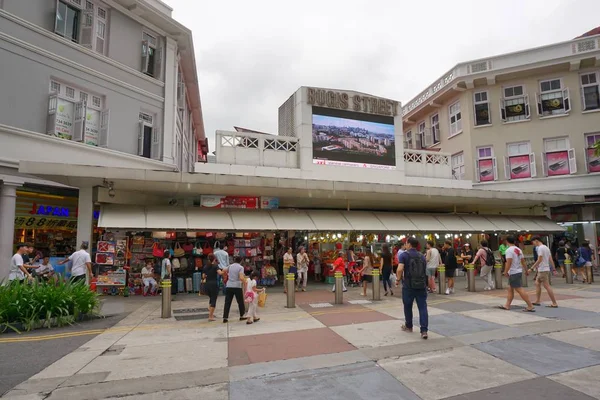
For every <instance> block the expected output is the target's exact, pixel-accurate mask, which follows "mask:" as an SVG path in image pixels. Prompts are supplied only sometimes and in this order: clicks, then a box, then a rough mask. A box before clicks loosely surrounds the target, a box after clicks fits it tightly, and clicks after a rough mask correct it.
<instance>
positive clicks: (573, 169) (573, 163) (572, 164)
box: [569, 149, 577, 175]
mask: <svg viewBox="0 0 600 400" xmlns="http://www.w3.org/2000/svg"><path fill="white" fill-rule="evenodd" d="M569 173H570V174H571V175H572V174H576V173H577V159H576V158H575V149H569Z"/></svg>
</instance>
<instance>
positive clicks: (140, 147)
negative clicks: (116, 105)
mask: <svg viewBox="0 0 600 400" xmlns="http://www.w3.org/2000/svg"><path fill="white" fill-rule="evenodd" d="M143 155H144V122H143V121H140V131H139V132H138V156H143Z"/></svg>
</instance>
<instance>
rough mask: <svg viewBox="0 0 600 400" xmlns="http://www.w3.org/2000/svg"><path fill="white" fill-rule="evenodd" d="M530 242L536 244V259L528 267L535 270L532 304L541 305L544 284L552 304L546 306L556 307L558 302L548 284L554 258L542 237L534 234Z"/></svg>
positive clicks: (553, 266) (554, 268) (554, 267)
mask: <svg viewBox="0 0 600 400" xmlns="http://www.w3.org/2000/svg"><path fill="white" fill-rule="evenodd" d="M531 242H532V243H533V245H534V246H536V250H537V254H538V259H537V261H536V262H535V264H533V266H532V267H531V268H530V269H529V271H531V270H536V269H537V275H536V277H535V302H534V303H533V305H534V306H541V305H542V303H541V298H542V285H544V289H546V292H548V296H549V297H550V300H552V304H551V305H550V306H548V307H552V308H557V307H558V303H556V297H554V291H553V290H552V287H551V286H550V266H552V270H553V271H554V270H556V266H555V265H554V260H553V259H552V256H551V254H550V249H549V248H548V246H546V245H545V244H544V243H543V242H542V239H541V238H540V237H539V236H535V237H534V238H533V239H531Z"/></svg>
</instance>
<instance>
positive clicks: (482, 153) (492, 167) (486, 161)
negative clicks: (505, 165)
mask: <svg viewBox="0 0 600 400" xmlns="http://www.w3.org/2000/svg"><path fill="white" fill-rule="evenodd" d="M475 171H476V174H475V178H476V179H477V181H478V182H491V181H495V180H496V179H498V165H497V163H496V157H494V148H493V147H492V146H483V147H478V148H477V159H476V160H475Z"/></svg>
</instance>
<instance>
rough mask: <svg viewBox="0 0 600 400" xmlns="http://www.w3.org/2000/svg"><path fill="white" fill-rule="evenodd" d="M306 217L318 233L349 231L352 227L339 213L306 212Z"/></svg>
mask: <svg viewBox="0 0 600 400" xmlns="http://www.w3.org/2000/svg"><path fill="white" fill-rule="evenodd" d="M307 212H308V216H309V217H310V219H311V220H312V221H313V223H314V224H315V228H317V230H318V231H340V232H343V231H351V230H353V229H352V226H351V225H350V223H349V222H348V221H347V220H346V218H344V216H343V215H342V213H341V212H340V211H332V210H331V211H330V210H308V211H307Z"/></svg>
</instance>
